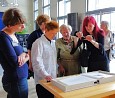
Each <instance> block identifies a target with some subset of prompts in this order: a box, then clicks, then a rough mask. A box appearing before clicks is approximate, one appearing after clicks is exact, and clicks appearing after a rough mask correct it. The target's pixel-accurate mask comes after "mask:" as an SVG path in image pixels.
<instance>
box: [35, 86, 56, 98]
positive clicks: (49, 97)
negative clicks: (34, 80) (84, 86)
mask: <svg viewBox="0 0 115 98" xmlns="http://www.w3.org/2000/svg"><path fill="white" fill-rule="evenodd" d="M36 93H37V96H38V98H54V95H53V94H52V93H50V92H49V91H48V90H46V89H45V88H44V87H43V86H41V85H40V84H37V85H36Z"/></svg>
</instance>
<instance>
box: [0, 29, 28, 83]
mask: <svg viewBox="0 0 115 98" xmlns="http://www.w3.org/2000/svg"><path fill="white" fill-rule="evenodd" d="M22 53H23V48H22V46H21V45H20V44H19V43H16V42H14V41H13V40H12V39H11V38H10V36H9V35H7V34H6V33H4V32H3V31H1V32H0V62H1V65H2V68H3V70H4V73H3V78H2V82H3V84H6V83H8V82H14V81H18V80H19V79H23V78H27V77H28V65H27V63H25V64H24V65H23V66H21V67H19V64H18V56H19V55H20V54H22Z"/></svg>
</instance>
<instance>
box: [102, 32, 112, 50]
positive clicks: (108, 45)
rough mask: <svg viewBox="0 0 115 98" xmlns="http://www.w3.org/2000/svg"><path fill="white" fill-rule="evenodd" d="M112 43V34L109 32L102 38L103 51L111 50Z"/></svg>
mask: <svg viewBox="0 0 115 98" xmlns="http://www.w3.org/2000/svg"><path fill="white" fill-rule="evenodd" d="M112 43H113V36H112V32H111V31H109V32H108V33H107V35H106V36H105V38H104V49H105V51H106V50H109V49H110V48H111V44H112Z"/></svg>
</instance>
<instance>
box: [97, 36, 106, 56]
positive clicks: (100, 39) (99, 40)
mask: <svg viewBox="0 0 115 98" xmlns="http://www.w3.org/2000/svg"><path fill="white" fill-rule="evenodd" d="M98 43H99V51H100V53H101V54H104V51H105V50H104V36H103V35H101V34H100V35H99V36H98Z"/></svg>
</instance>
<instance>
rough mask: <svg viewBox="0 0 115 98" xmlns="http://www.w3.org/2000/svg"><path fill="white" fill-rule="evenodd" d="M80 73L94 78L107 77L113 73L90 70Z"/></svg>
mask: <svg viewBox="0 0 115 98" xmlns="http://www.w3.org/2000/svg"><path fill="white" fill-rule="evenodd" d="M82 75H84V76H88V77H92V78H96V79H102V78H108V77H112V76H113V75H110V74H104V73H100V72H90V73H85V74H82Z"/></svg>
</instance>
